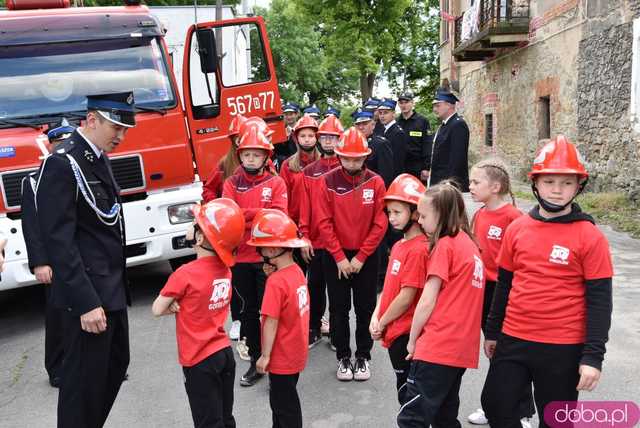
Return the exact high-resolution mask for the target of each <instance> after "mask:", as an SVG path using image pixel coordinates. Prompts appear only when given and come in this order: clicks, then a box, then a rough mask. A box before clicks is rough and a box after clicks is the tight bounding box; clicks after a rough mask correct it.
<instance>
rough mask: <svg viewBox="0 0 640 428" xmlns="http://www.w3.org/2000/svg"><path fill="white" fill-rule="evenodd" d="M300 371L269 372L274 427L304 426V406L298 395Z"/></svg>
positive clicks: (295, 427) (294, 427)
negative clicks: (287, 372) (297, 387)
mask: <svg viewBox="0 0 640 428" xmlns="http://www.w3.org/2000/svg"><path fill="white" fill-rule="evenodd" d="M299 377H300V373H296V374H289V375H279V374H274V373H269V405H270V406H271V414H272V420H273V428H302V407H301V406H300V398H299V397H298V390H297V389H296V386H297V385H298V378H299Z"/></svg>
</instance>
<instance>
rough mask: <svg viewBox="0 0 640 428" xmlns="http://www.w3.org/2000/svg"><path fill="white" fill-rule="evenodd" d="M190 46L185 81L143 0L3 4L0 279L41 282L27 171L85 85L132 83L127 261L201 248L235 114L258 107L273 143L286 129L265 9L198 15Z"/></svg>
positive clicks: (98, 88) (118, 156)
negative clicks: (27, 229)
mask: <svg viewBox="0 0 640 428" xmlns="http://www.w3.org/2000/svg"><path fill="white" fill-rule="evenodd" d="M169 31H170V30H169ZM184 46H185V48H184V55H183V62H182V66H181V70H182V81H181V82H178V81H176V79H175V76H174V74H173V71H172V70H173V64H171V57H170V56H169V54H168V52H167V46H166V43H165V31H164V28H163V26H162V24H161V23H160V21H159V20H158V19H157V18H156V17H155V16H154V15H153V14H152V13H151V12H150V10H149V9H148V8H147V7H146V6H141V5H140V4H139V0H125V5H124V6H118V7H70V5H69V0H7V10H6V11H0V189H1V192H2V200H1V201H0V230H2V231H3V232H4V234H5V235H6V236H7V237H8V243H7V246H6V249H5V269H4V272H2V276H1V280H0V290H6V289H11V288H17V287H22V286H27V285H31V284H34V283H36V280H35V278H34V276H33V275H32V274H31V273H30V271H29V268H28V265H27V252H26V248H25V243H24V238H23V235H22V227H21V222H20V221H21V220H20V214H21V211H20V204H21V183H22V179H23V178H24V177H25V176H26V175H27V174H29V173H30V172H32V171H34V170H36V169H37V168H38V167H39V166H40V164H41V162H42V159H43V158H44V157H45V156H46V155H47V154H48V152H49V149H50V148H49V147H48V141H47V139H46V137H45V136H44V133H45V132H46V130H47V129H49V128H50V127H51V126H55V124H56V123H59V122H60V121H61V120H62V119H63V118H64V119H67V120H68V121H69V122H71V123H76V124H79V123H81V121H82V120H83V119H84V117H85V115H86V96H87V95H90V94H101V93H110V92H123V91H130V90H133V92H134V97H135V102H136V108H137V110H138V111H137V115H136V122H137V126H136V127H135V128H132V129H131V130H130V131H129V132H128V133H127V136H126V138H125V141H124V142H123V143H122V144H120V145H119V146H118V148H117V149H116V150H115V151H114V152H112V153H110V154H109V157H110V159H111V164H112V168H113V173H114V176H115V179H116V181H117V182H118V184H119V185H120V187H121V189H122V198H123V201H124V216H125V223H126V236H127V242H126V255H127V265H128V266H135V265H141V264H145V263H150V262H156V261H161V260H169V261H173V262H174V263H175V262H177V261H179V260H180V259H181V258H184V257H185V256H189V255H190V254H192V250H191V249H189V248H186V247H185V244H184V237H185V231H186V229H187V227H188V225H189V223H190V222H191V214H190V207H191V205H192V204H193V203H195V202H197V201H199V200H200V195H201V188H202V185H201V182H203V181H205V180H206V179H207V177H208V175H209V174H210V173H211V172H212V171H213V170H214V168H215V167H216V165H217V162H218V160H219V159H220V157H221V156H223V155H224V154H225V153H226V152H227V150H228V148H229V144H230V143H229V139H228V138H227V131H228V129H229V123H230V121H231V119H232V118H233V116H234V115H236V114H243V115H246V116H260V117H262V118H263V119H264V120H265V121H266V122H267V123H268V124H269V126H270V127H271V128H272V129H273V130H274V131H275V134H274V138H273V141H274V142H283V141H285V140H286V133H285V130H284V124H283V118H282V108H281V104H280V96H279V93H278V86H277V80H276V74H275V69H274V64H273V59H272V57H271V52H270V48H269V41H268V39H267V33H266V29H265V24H264V21H263V19H262V18H261V17H240V18H234V19H228V20H221V21H214V22H204V23H197V24H194V25H192V26H191V27H190V28H189V29H188V31H187V35H186V40H185V44H184ZM179 84H180V85H181V86H182V95H183V99H184V101H183V100H182V99H181V97H180V95H179V92H178V85H179ZM38 215H47V213H46V212H39V213H38Z"/></svg>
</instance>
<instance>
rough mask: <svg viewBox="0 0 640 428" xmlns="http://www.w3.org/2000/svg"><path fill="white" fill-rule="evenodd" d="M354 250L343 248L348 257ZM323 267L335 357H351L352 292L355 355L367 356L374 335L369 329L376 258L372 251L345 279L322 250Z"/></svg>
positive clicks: (374, 297) (376, 269)
mask: <svg viewBox="0 0 640 428" xmlns="http://www.w3.org/2000/svg"><path fill="white" fill-rule="evenodd" d="M356 253H357V251H352V250H347V251H345V254H346V256H347V258H348V259H349V260H351V258H353V256H355V255H356ZM323 267H324V272H325V278H326V281H327V288H328V291H329V323H330V325H331V343H333V345H334V346H335V347H336V357H337V358H338V360H340V359H342V358H350V357H351V347H350V337H351V334H350V331H349V312H350V311H351V295H352V293H353V307H354V309H355V313H356V358H365V359H367V360H370V359H371V348H372V347H373V339H371V334H370V333H369V323H370V322H371V316H372V315H373V311H374V309H375V306H376V278H377V275H378V258H377V257H376V255H375V254H372V255H371V256H370V257H368V258H367V260H366V261H365V262H364V265H363V266H362V269H361V270H360V272H359V273H357V274H354V275H351V277H350V278H348V279H346V278H341V279H338V266H337V265H336V262H335V260H334V259H333V256H331V254H329V253H328V252H327V253H325V254H324V257H323Z"/></svg>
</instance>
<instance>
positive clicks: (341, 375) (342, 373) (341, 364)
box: [336, 358, 353, 382]
mask: <svg viewBox="0 0 640 428" xmlns="http://www.w3.org/2000/svg"><path fill="white" fill-rule="evenodd" d="M336 377H337V378H338V380H341V381H343V382H349V381H352V380H353V369H352V368H351V360H350V359H349V358H343V359H341V360H340V361H338V371H337V372H336Z"/></svg>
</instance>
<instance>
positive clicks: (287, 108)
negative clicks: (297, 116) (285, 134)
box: [282, 102, 300, 113]
mask: <svg viewBox="0 0 640 428" xmlns="http://www.w3.org/2000/svg"><path fill="white" fill-rule="evenodd" d="M282 112H283V113H299V112H300V106H299V105H298V104H296V103H292V102H288V103H284V104H283V106H282Z"/></svg>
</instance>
